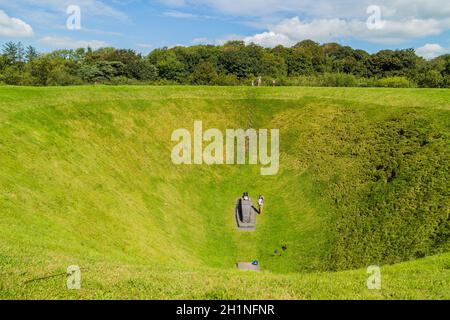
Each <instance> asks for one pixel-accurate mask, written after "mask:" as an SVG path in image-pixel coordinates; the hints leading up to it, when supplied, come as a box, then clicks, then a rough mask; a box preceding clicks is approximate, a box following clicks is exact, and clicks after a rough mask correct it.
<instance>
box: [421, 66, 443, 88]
mask: <svg viewBox="0 0 450 320" xmlns="http://www.w3.org/2000/svg"><path fill="white" fill-rule="evenodd" d="M417 82H418V84H419V86H420V87H422V88H440V87H443V86H444V77H443V76H442V75H441V74H440V73H439V72H438V71H436V70H429V71H427V72H425V73H423V74H421V75H419V77H418V80H417Z"/></svg>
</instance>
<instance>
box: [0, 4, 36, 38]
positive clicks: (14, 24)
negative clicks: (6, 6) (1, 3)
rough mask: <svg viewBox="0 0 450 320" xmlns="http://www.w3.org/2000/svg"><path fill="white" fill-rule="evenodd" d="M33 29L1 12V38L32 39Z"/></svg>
mask: <svg viewBox="0 0 450 320" xmlns="http://www.w3.org/2000/svg"><path fill="white" fill-rule="evenodd" d="M31 36H33V28H31V26H30V25H29V24H27V23H26V22H25V21H23V20H20V19H17V18H12V17H9V16H8V15H7V14H6V13H5V12H4V11H3V10H0V37H31Z"/></svg>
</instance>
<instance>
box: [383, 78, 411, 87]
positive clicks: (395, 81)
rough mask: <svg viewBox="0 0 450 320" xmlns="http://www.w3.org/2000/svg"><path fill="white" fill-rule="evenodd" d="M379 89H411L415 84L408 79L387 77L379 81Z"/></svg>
mask: <svg viewBox="0 0 450 320" xmlns="http://www.w3.org/2000/svg"><path fill="white" fill-rule="evenodd" d="M378 86H379V87H387V88H411V87H414V85H413V83H412V82H411V81H410V80H409V79H408V78H406V77H387V78H382V79H380V80H378Z"/></svg>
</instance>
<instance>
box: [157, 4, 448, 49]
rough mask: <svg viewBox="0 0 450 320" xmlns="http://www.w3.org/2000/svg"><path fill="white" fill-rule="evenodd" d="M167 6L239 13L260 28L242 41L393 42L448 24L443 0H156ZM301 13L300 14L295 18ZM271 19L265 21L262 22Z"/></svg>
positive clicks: (434, 32)
mask: <svg viewBox="0 0 450 320" xmlns="http://www.w3.org/2000/svg"><path fill="white" fill-rule="evenodd" d="M159 1H160V2H163V3H165V4H167V5H168V6H172V7H177V8H180V7H183V8H187V9H189V8H194V9H195V8H198V7H200V6H206V7H209V8H211V9H213V10H215V11H216V12H217V13H219V14H223V15H226V16H230V15H231V16H234V17H240V18H241V19H242V20H243V21H242V22H244V23H246V24H247V25H250V26H254V27H257V28H258V29H265V30H264V31H263V32H261V33H258V34H255V35H251V36H248V37H240V39H245V40H246V41H249V42H250V41H254V42H256V43H259V44H262V45H267V46H273V45H276V44H284V43H295V42H297V41H301V40H304V39H308V38H311V39H313V40H316V41H319V42H321V41H330V40H332V41H339V40H342V39H343V38H353V39H358V40H363V41H369V42H376V43H383V44H397V43H401V42H404V41H408V40H411V39H417V38H423V37H427V36H434V35H439V34H441V33H443V32H444V31H446V30H449V29H450V1H448V0H377V1H373V0H341V1H339V2H338V3H337V2H334V1H330V0H283V1H280V0H246V1H239V3H236V1H230V0H159ZM370 5H377V6H379V7H380V9H381V19H382V20H383V21H384V22H385V23H384V27H383V28H381V29H373V30H370V29H369V28H367V25H366V21H367V19H368V18H369V15H370V14H368V13H367V8H368V7H369V6H370ZM299 17H301V19H300V18H299ZM267 21H271V23H267Z"/></svg>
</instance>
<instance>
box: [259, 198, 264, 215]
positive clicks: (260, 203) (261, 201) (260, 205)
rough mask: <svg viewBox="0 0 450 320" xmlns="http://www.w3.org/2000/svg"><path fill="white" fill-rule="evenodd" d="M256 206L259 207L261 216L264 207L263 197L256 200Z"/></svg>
mask: <svg viewBox="0 0 450 320" xmlns="http://www.w3.org/2000/svg"><path fill="white" fill-rule="evenodd" d="M258 206H259V214H262V212H263V206H264V197H263V196H261V195H260V196H259V198H258Z"/></svg>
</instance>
